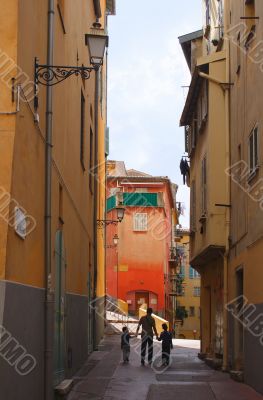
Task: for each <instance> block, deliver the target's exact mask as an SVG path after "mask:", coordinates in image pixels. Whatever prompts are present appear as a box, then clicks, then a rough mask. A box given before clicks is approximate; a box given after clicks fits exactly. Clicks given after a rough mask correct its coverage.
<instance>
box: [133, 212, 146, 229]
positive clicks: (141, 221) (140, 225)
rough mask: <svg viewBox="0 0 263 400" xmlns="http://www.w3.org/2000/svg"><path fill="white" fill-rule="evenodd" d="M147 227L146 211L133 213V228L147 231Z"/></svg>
mask: <svg viewBox="0 0 263 400" xmlns="http://www.w3.org/2000/svg"><path fill="white" fill-rule="evenodd" d="M147 229H148V215H147V214H146V213H135V214H133V230H134V231H147Z"/></svg>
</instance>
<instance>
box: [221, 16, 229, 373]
mask: <svg viewBox="0 0 263 400" xmlns="http://www.w3.org/2000/svg"><path fill="white" fill-rule="evenodd" d="M225 25H226V29H228V28H229V20H228V13H227V10H226V9H225ZM225 43H226V54H227V56H226V80H227V82H230V42H229V40H225ZM225 121H226V138H225V141H226V168H228V167H230V163H231V154H230V151H231V146H230V90H226V92H225ZM226 202H227V204H231V181H230V176H228V175H227V174H226ZM225 223H226V229H225V254H224V295H223V298H224V304H223V305H224V311H223V340H224V347H223V370H224V371H227V370H228V364H229V363H228V311H227V308H226V305H227V303H228V270H229V238H230V223H231V209H230V207H227V208H226V221H225Z"/></svg>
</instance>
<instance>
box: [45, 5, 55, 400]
mask: <svg viewBox="0 0 263 400" xmlns="http://www.w3.org/2000/svg"><path fill="white" fill-rule="evenodd" d="M54 14H55V8H54V0H48V37H47V65H53V54H54ZM52 95H53V90H52V86H47V92H46V96H47V98H46V143H45V147H46V148H45V371H44V373H45V388H44V399H45V400H53V396H54V394H53V333H54V328H53V327H54V313H53V311H54V292H53V291H52V288H51V185H52V182H51V178H52V176H51V175H52V129H53V126H52V123H53V102H52V100H53V98H52V97H53V96H52Z"/></svg>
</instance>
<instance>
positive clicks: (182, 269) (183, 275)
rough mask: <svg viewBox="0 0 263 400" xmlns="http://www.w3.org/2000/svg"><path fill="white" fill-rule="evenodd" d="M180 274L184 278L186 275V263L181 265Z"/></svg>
mask: <svg viewBox="0 0 263 400" xmlns="http://www.w3.org/2000/svg"><path fill="white" fill-rule="evenodd" d="M180 276H181V278H184V277H185V266H184V265H181V268H180Z"/></svg>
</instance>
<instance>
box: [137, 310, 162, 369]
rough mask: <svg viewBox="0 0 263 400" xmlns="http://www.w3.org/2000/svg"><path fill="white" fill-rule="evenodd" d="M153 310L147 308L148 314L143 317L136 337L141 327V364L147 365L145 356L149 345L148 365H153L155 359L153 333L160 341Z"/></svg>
mask: <svg viewBox="0 0 263 400" xmlns="http://www.w3.org/2000/svg"><path fill="white" fill-rule="evenodd" d="M152 312H153V310H152V308H147V314H146V315H145V316H144V317H141V319H140V321H139V324H138V327H137V330H136V336H138V333H139V329H140V326H141V327H142V333H141V336H142V344H141V364H142V365H144V364H145V354H146V347H147V344H148V363H149V364H151V363H152V359H153V333H154V334H155V335H156V338H157V339H158V333H157V330H156V326H155V320H154V318H153V317H152Z"/></svg>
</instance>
